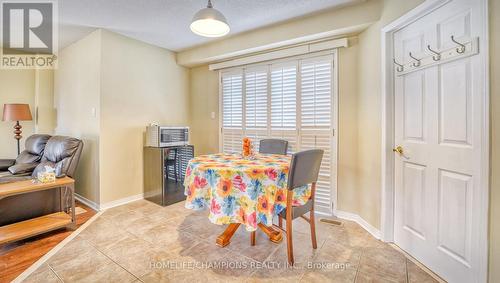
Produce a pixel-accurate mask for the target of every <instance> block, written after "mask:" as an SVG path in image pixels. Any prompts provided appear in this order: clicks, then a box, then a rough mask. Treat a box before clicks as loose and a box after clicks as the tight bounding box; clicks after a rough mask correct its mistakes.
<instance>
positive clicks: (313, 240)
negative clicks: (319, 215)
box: [309, 209, 318, 249]
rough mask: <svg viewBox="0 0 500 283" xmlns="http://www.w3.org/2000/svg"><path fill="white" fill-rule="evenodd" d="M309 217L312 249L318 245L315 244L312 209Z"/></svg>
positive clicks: (314, 225) (314, 223)
mask: <svg viewBox="0 0 500 283" xmlns="http://www.w3.org/2000/svg"><path fill="white" fill-rule="evenodd" d="M310 214H311V215H310V216H309V225H310V226H311V241H312V246H313V249H317V248H318V243H317V242H316V222H315V221H314V209H313V210H311V212H310Z"/></svg>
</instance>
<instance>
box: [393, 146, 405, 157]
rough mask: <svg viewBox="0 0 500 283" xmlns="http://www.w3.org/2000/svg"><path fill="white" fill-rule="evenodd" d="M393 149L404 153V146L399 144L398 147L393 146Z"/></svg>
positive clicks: (400, 153)
mask: <svg viewBox="0 0 500 283" xmlns="http://www.w3.org/2000/svg"><path fill="white" fill-rule="evenodd" d="M392 151H394V152H397V153H399V155H403V153H404V151H403V147H402V146H400V145H398V146H397V147H396V148H393V149H392Z"/></svg>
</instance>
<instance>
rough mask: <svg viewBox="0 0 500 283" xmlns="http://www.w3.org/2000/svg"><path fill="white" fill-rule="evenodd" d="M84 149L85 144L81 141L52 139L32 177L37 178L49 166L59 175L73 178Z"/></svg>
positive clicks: (69, 138)
mask: <svg viewBox="0 0 500 283" xmlns="http://www.w3.org/2000/svg"><path fill="white" fill-rule="evenodd" d="M82 149H83V142H82V141H81V140H79V139H75V138H71V137H65V136H53V137H51V138H50V139H49V141H48V142H47V144H46V145H45V150H44V152H43V157H42V161H41V162H40V164H38V166H37V167H36V168H35V170H34V171H33V175H32V176H33V177H36V176H37V174H38V172H42V171H43V170H44V169H45V166H47V165H48V166H51V167H54V168H55V169H56V174H57V175H62V174H64V175H67V176H69V177H73V176H74V174H75V171H76V166H77V165H78V162H79V160H80V155H81V153H82Z"/></svg>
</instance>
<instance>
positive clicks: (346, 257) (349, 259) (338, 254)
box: [313, 239, 362, 270]
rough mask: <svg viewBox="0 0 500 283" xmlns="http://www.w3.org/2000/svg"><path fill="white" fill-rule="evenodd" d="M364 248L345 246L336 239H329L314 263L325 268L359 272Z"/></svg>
mask: <svg viewBox="0 0 500 283" xmlns="http://www.w3.org/2000/svg"><path fill="white" fill-rule="evenodd" d="M361 253H362V248H356V247H350V246H345V245H343V244H341V243H338V242H337V241H336V240H334V239H329V240H327V241H326V242H325V244H324V245H323V247H321V249H320V250H319V252H318V254H317V255H316V257H315V258H314V260H313V262H314V263H316V265H317V266H325V268H334V267H335V268H339V269H354V270H357V268H358V266H359V261H360V258H361Z"/></svg>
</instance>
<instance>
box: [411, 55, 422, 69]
mask: <svg viewBox="0 0 500 283" xmlns="http://www.w3.org/2000/svg"><path fill="white" fill-rule="evenodd" d="M410 57H411V58H412V59H413V60H415V62H413V63H412V65H413V67H415V68H416V67H419V66H420V59H417V58H415V57H413V55H411V52H410Z"/></svg>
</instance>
